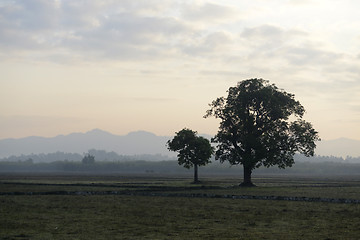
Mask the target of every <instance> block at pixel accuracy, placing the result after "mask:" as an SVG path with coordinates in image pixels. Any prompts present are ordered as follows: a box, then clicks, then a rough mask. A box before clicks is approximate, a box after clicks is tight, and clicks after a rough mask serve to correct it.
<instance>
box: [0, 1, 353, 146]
mask: <svg viewBox="0 0 360 240" xmlns="http://www.w3.org/2000/svg"><path fill="white" fill-rule="evenodd" d="M359 7H360V2H359V1H355V0H342V1H340V0H334V1H331V2H329V1H325V0H307V1H299V0H287V1H283V0H281V1H280V0H273V1H262V0H251V1H235V0H220V1H210V0H196V1H183V0H174V1H166V2H164V1H160V0H149V1H129V0H124V1H113V0H109V1H78V0H74V1H64V0H49V1H43V0H27V1H7V0H5V1H2V2H1V3H0V64H1V68H0V74H1V76H2V77H1V79H0V102H1V104H0V139H8V138H24V137H28V136H43V137H54V136H57V135H67V134H70V133H73V132H86V131H89V130H91V129H95V128H99V129H103V130H104V131H108V132H111V133H113V134H116V135H125V134H127V133H129V132H133V131H137V130H138V129H143V130H145V131H149V132H152V133H155V134H157V135H159V136H172V135H173V134H174V133H175V132H177V131H179V130H181V129H182V128H183V127H188V128H190V129H193V130H196V131H197V132H199V133H206V134H210V135H214V134H216V132H217V130H218V126H219V124H218V123H219V121H218V120H216V119H214V118H209V119H204V118H203V115H204V114H205V112H206V110H208V108H209V106H208V104H209V103H211V102H212V101H213V100H215V99H216V98H217V97H221V96H225V95H226V91H227V90H228V89H229V87H233V86H235V85H236V83H237V82H239V81H241V80H244V79H249V78H263V79H267V80H269V81H270V83H274V84H276V86H277V87H279V88H281V89H284V90H285V91H287V92H289V93H292V94H295V99H296V100H298V101H300V103H301V104H302V105H303V106H304V107H305V109H306V112H307V113H306V114H305V116H304V119H305V120H307V121H309V122H311V123H312V124H313V126H314V128H315V129H316V130H317V131H318V132H319V135H320V137H321V138H322V139H324V140H332V139H338V138H348V139H354V140H360V94H359V92H360V80H359V79H360V47H359V46H360V33H359V29H360V15H359V14H358V12H357V11H358V9H359Z"/></svg>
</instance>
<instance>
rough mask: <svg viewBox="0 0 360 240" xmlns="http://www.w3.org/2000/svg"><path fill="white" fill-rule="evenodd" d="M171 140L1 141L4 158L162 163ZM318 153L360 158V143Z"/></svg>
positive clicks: (343, 142)
mask: <svg viewBox="0 0 360 240" xmlns="http://www.w3.org/2000/svg"><path fill="white" fill-rule="evenodd" d="M203 136H204V137H206V138H208V139H210V138H211V137H212V136H211V135H206V134H203ZM171 138H172V136H157V135H155V134H154V133H151V132H146V131H137V132H130V133H128V134H127V135H122V136H121V135H114V134H112V133H109V132H106V131H103V130H100V129H94V130H91V131H88V132H86V133H71V134H69V135H58V136H56V137H53V138H44V137H35V136H33V137H27V138H20V139H3V140H0V159H5V158H9V157H11V156H21V155H25V156H26V155H39V154H43V155H44V154H50V153H57V152H62V153H68V154H81V155H82V154H84V153H87V152H88V151H89V150H91V149H93V150H103V151H106V152H110V153H112V154H113V155H114V156H113V157H108V159H107V160H113V159H117V158H119V157H117V156H116V155H121V156H134V155H135V156H139V155H142V160H152V161H156V160H158V161H159V160H164V159H173V158H174V157H176V154H175V153H174V152H170V151H168V149H167V148H166V146H165V145H166V142H167V141H168V140H169V139H171ZM315 153H316V155H318V156H333V157H337V158H341V157H342V158H343V159H346V158H347V157H352V158H357V157H359V156H360V141H356V140H351V139H345V138H341V139H336V140H330V141H320V142H317V148H316V152H315ZM146 155H147V156H148V157H146ZM151 155H152V157H151V158H150V157H149V156H151ZM68 159H69V160H70V159H71V157H68ZM98 159H99V160H106V159H105V158H104V159H101V157H100V158H99V157H98ZM57 160H64V159H57ZM310 160H311V158H310ZM43 161H44V162H46V161H48V160H46V159H44V160H43Z"/></svg>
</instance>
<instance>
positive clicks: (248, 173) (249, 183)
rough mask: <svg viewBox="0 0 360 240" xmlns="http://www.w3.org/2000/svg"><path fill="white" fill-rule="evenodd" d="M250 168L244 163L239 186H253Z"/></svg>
mask: <svg viewBox="0 0 360 240" xmlns="http://www.w3.org/2000/svg"><path fill="white" fill-rule="evenodd" d="M251 173H252V168H251V167H249V166H246V165H244V181H243V182H242V183H241V184H240V186H241V187H254V186H255V185H254V184H253V183H252V181H251Z"/></svg>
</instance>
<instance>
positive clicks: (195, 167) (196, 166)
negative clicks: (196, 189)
mask: <svg viewBox="0 0 360 240" xmlns="http://www.w3.org/2000/svg"><path fill="white" fill-rule="evenodd" d="M199 182H200V181H199V177H198V165H197V164H194V183H199Z"/></svg>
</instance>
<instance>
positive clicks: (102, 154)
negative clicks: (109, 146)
mask: <svg viewBox="0 0 360 240" xmlns="http://www.w3.org/2000/svg"><path fill="white" fill-rule="evenodd" d="M87 154H89V155H91V156H94V157H95V159H96V161H135V160H144V161H165V160H172V159H174V158H173V157H169V156H164V155H161V154H139V155H120V154H117V153H116V152H107V151H105V150H96V149H90V150H89V151H88V152H87V153H84V154H79V153H65V152H60V151H58V152H55V153H40V154H28V155H20V156H10V157H7V158H2V159H0V162H18V161H32V162H34V163H45V162H48V163H49V162H55V161H64V160H67V161H71V162H81V161H82V159H83V157H84V155H87Z"/></svg>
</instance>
